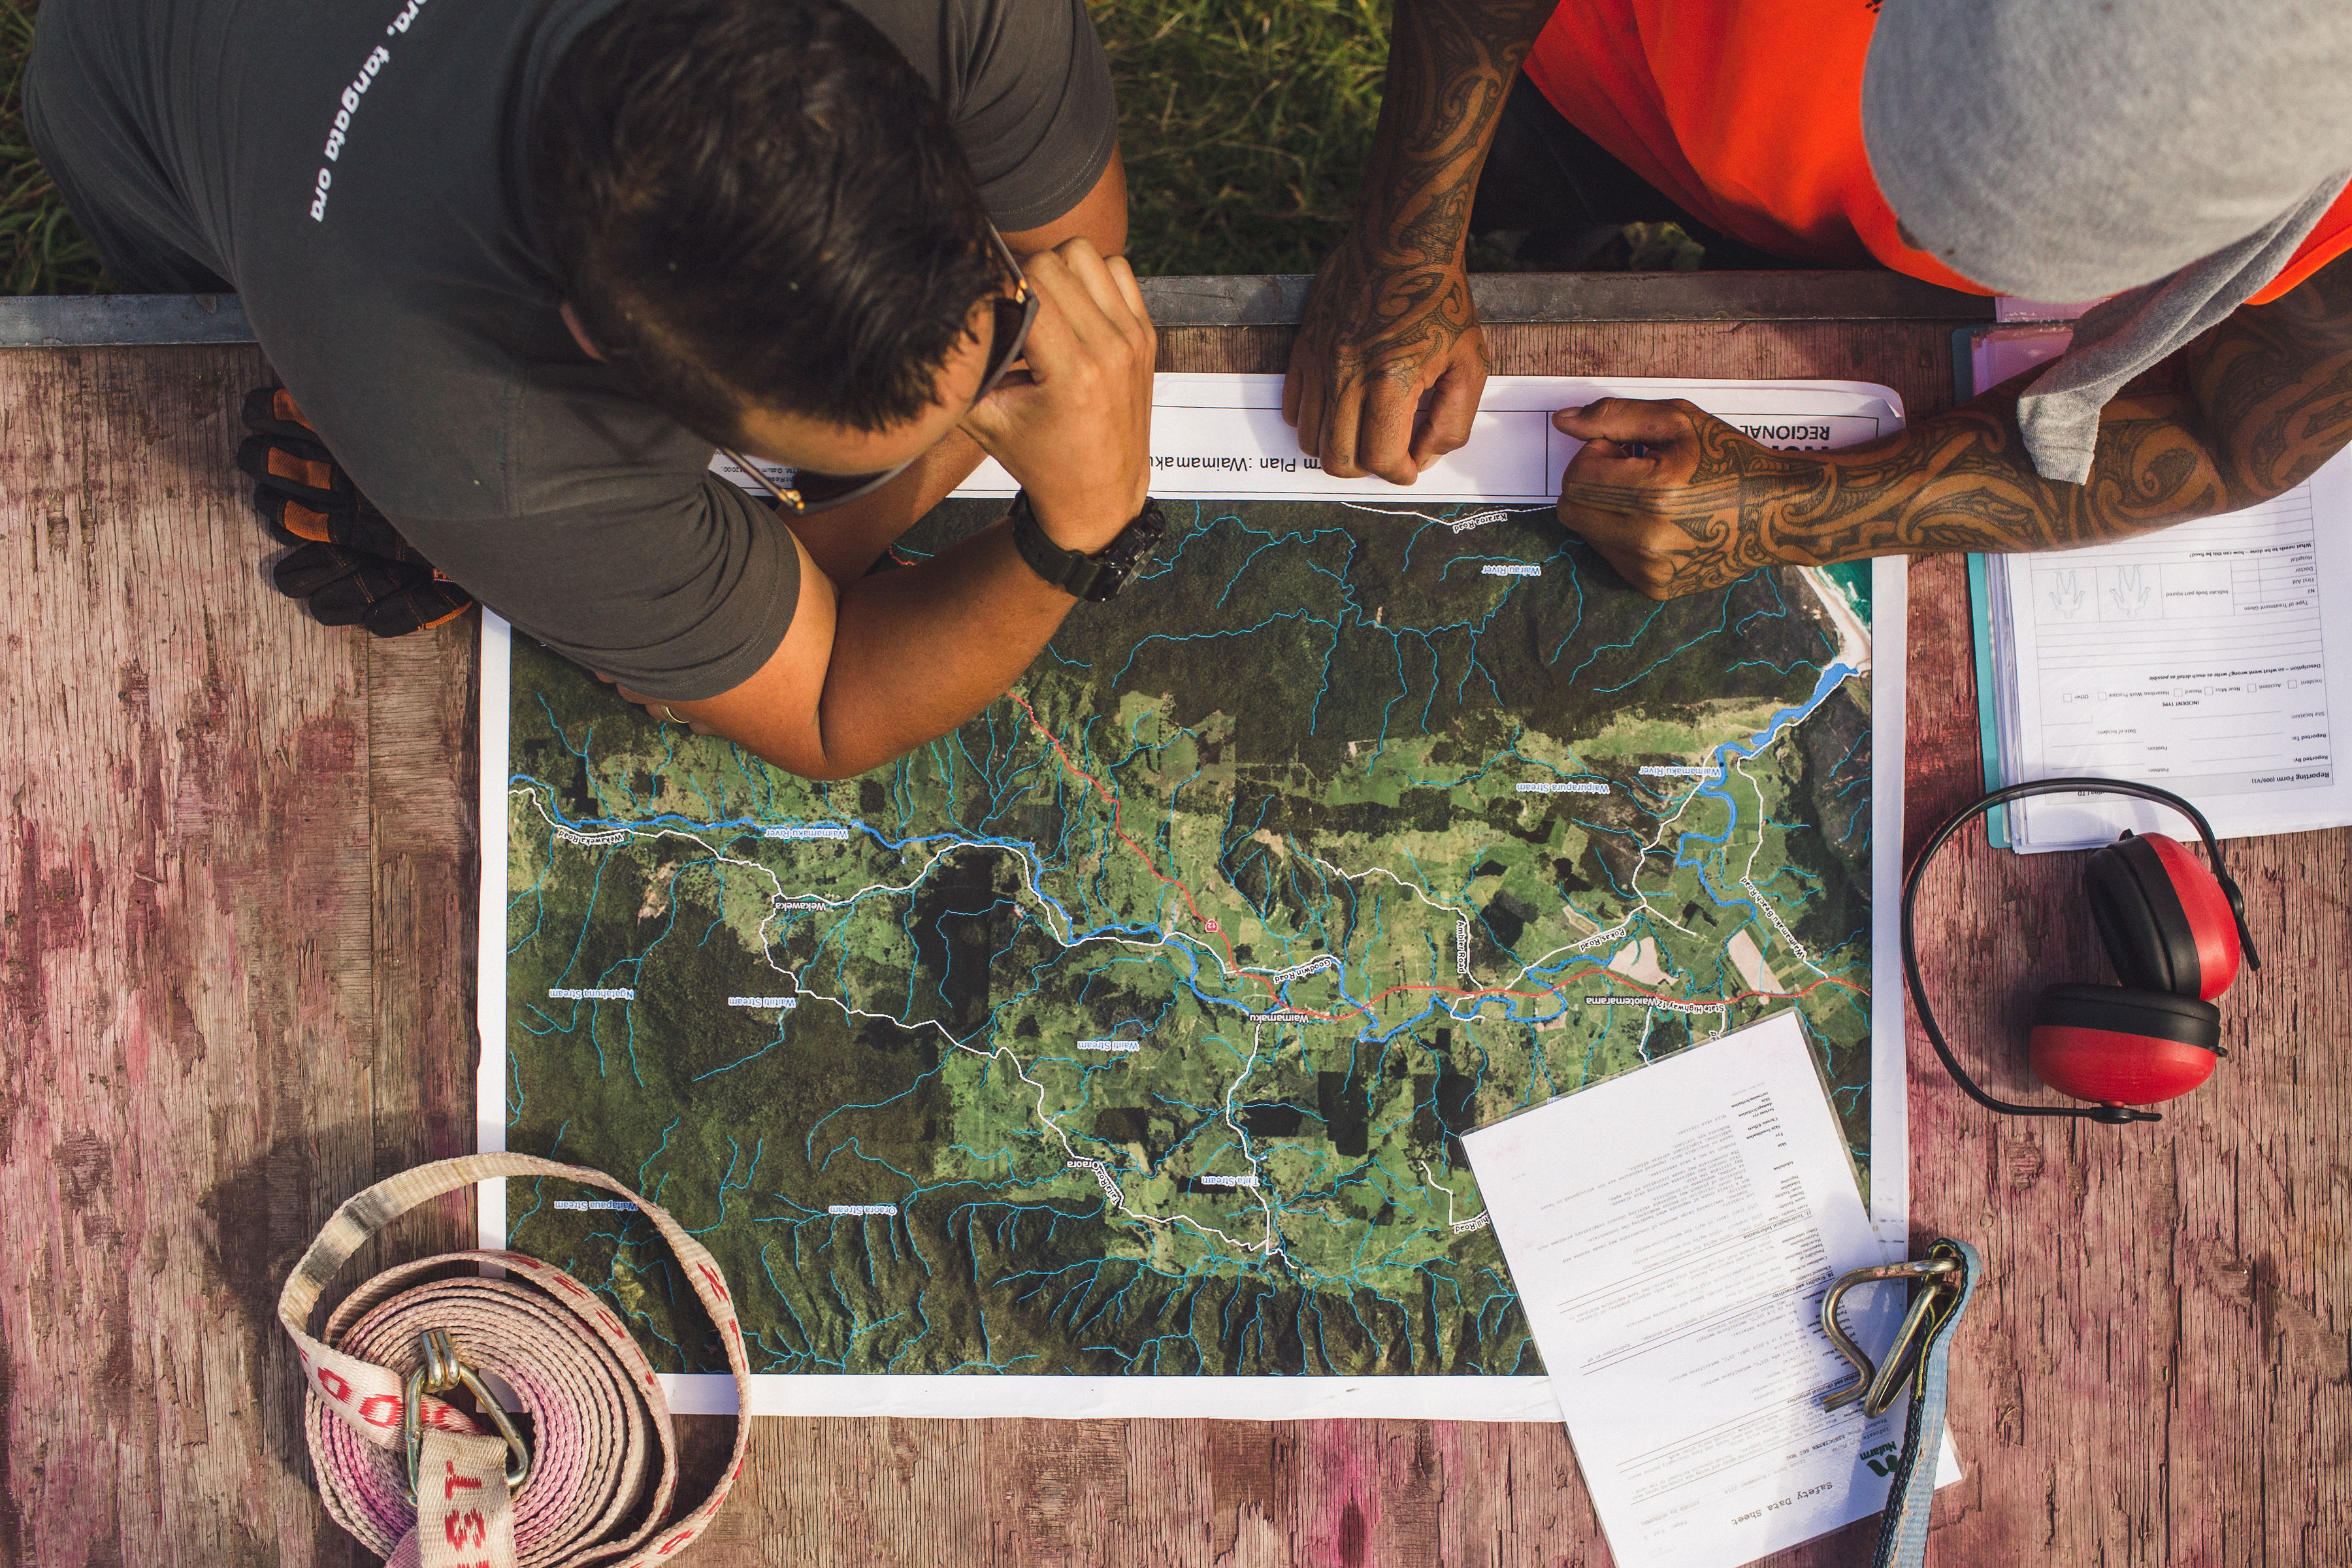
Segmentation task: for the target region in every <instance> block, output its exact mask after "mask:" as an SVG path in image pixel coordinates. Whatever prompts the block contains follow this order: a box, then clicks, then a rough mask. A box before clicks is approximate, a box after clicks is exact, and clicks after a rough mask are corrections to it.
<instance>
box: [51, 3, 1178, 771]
mask: <svg viewBox="0 0 2352 1568" xmlns="http://www.w3.org/2000/svg"><path fill="white" fill-rule="evenodd" d="M26 114H27V119H28V121H29V123H30V126H31V129H32V132H33V134H34V138H35V141H36V143H37V146H38V148H39V149H40V151H41V153H42V156H43V158H44V160H45V162H46V163H47V165H48V167H49V169H50V172H51V173H52V174H53V175H54V176H55V177H56V179H57V181H58V185H59V187H60V189H61V190H63V191H64V193H65V195H66V196H67V199H68V202H69V203H70V204H71V205H72V206H73V209H74V211H75V214H76V216H78V217H79V219H80V220H81V222H82V224H83V226H84V228H85V229H86V230H87V231H88V232H89V234H90V236H91V237H92V238H93V239H94V240H95V241H96V243H97V244H98V246H99V247H100V253H101V255H102V256H103V257H104V258H105V260H106V262H107V264H108V266H109V268H110V270H111V271H112V272H113V274H114V276H115V277H116V279H117V280H118V281H120V282H121V283H122V284H124V285H125V286H126V287H129V288H131V289H147V290H160V291H183V290H196V291H204V290H219V289H236V291H237V292H239V293H240V294H242V295H243V297H244V301H245V305H246V309H247V313H248V315H249V317H250V318H251V320H252V321H253V322H254V325H255V327H256V330H257V333H258V335H259V337H260V339H261V342H262V346H263V348H264V349H265V350H266V351H267V352H268V355H269V358H270V361H271V363H272V364H273V366H274V367H275V368H276V370H277V371H278V374H279V375H280V376H281V377H282V378H283V379H284V381H285V383H286V387H287V391H288V393H289V395H290V399H291V401H292V402H295V403H299V410H300V415H301V416H302V418H303V419H304V420H305V421H306V422H307V424H308V425H309V426H310V427H311V428H312V429H314V430H315V432H316V434H317V437H318V438H319V439H320V441H321V442H323V444H324V446H325V447H326V448H328V449H329V450H330V451H331V453H332V455H333V458H334V459H335V460H336V462H337V463H339V464H340V466H341V469H342V470H343V472H344V473H345V474H347V475H348V477H349V481H350V482H352V483H353V484H355V485H356V487H357V490H358V491H359V492H360V493H362V494H363V495H364V496H365V497H366V498H367V499H368V500H370V501H372V502H373V504H374V506H375V507H377V508H380V509H381V510H382V512H383V515H384V516H385V517H386V518H387V519H389V521H390V522H391V524H392V525H393V526H394V528H396V529H397V530H398V532H399V534H400V536H401V537H402V538H403V539H404V540H405V541H406V542H407V543H408V544H409V545H411V546H413V547H414V548H415V550H416V551H417V552H422V554H423V555H424V556H425V557H426V558H428V559H429V560H430V561H431V562H432V563H434V564H435V565H436V566H437V567H438V568H439V569H440V570H441V571H442V572H443V573H445V574H446V575H447V576H448V577H449V578H450V579H453V580H454V581H455V582H456V583H457V584H462V585H463V586H464V588H465V589H467V591H469V592H470V593H471V594H473V595H475V596H477V597H478V598H480V599H481V600H482V601H483V602H484V603H486V604H487V605H489V606H490V607H491V608H493V609H496V610H498V611H499V613H501V614H502V615H505V616H507V617H508V618H509V620H511V621H513V622H514V624H515V626H516V627H517V629H518V630H520V631H521V632H522V633H524V634H526V635H528V636H531V637H537V638H539V639H541V641H543V642H545V643H547V644H548V645H549V646H550V647H554V648H555V649H557V650H558V651H560V652H562V653H563V654H565V655H567V656H569V657H570V658H574V659H576V660H578V661H580V662H581V663H583V664H585V665H587V666H589V667H590V668H593V669H595V670H597V671H599V672H600V673H603V674H604V675H606V676H608V677H610V678H613V679H616V680H617V681H619V682H620V683H622V685H623V686H624V688H625V689H629V690H630V691H631V692H632V694H633V695H637V696H639V697H640V698H641V699H642V700H648V701H649V704H650V705H651V706H653V707H654V708H655V709H656V711H658V712H660V713H662V714H663V715H664V716H666V717H669V716H674V717H676V718H677V719H678V720H679V721H693V722H697V723H698V724H700V725H702V726H704V727H706V728H709V729H712V730H715V731H719V732H720V733H723V734H726V735H728V736H730V738H732V739H735V740H737V741H739V742H742V743H744V744H745V745H747V746H750V747H751V748H752V749H753V750H755V751H757V752H760V753H761V754H762V755H764V756H766V757H768V758H769V759H770V760H772V761H773V762H776V763H779V764H780V765H782V766H785V767H788V768H792V769H793V770H794V771H797V772H801V773H809V774H814V775H826V776H837V775H840V774H845V773H856V772H861V771H863V770H864V769H866V768H868V767H871V766H874V765H877V764H878V763H881V762H884V761H887V759H888V758H890V757H892V756H895V755H897V754H898V753H899V752H903V751H905V750H906V749H907V748H908V747H909V746H912V745H915V744H918V743H919V742H922V741H924V740H927V739H929V738H930V737H932V736H934V735H936V734H939V733H941V732H943V731H946V730H947V729H949V728H951V727H952V726H953V725H954V724H955V723H957V722H960V721H961V720H962V719H963V718H964V717H965V716H967V715H968V714H969V713H970V712H971V711H974V710H977V709H978V708H979V707H981V706H982V705H984V704H985V703H986V702H987V701H989V700H992V699H993V698H994V697H995V696H996V695H998V694H999V693H1000V692H1002V691H1003V689H1004V688H1005V687H1006V686H1007V685H1008V684H1009V683H1010V682H1011V680H1012V679H1013V677H1014V676H1016V675H1017V674H1018V673H1019V672H1020V670H1021V669H1022V668H1025V666H1026V665H1027V663H1028V661H1029V660H1030V659H1031V658H1034V655H1035V653H1036V651H1037V649H1038V648H1039V647H1042V646H1043V644H1044V642H1045V639H1046V638H1047V637H1050V636H1051V635H1052V632H1053V628H1054V626H1056V625H1058V623H1059V621H1060V619H1061V616H1062V615H1063V614H1064V613H1065V612H1066V610H1067V608H1068V607H1069V605H1070V604H1071V603H1072V602H1073V601H1072V599H1071V596H1070V595H1067V594H1066V593H1063V592H1062V591H1061V590H1060V589H1059V588H1058V587H1055V586H1052V585H1050V584H1047V583H1046V582H1045V580H1044V579H1043V577H1042V576H1041V575H1039V572H1040V571H1042V570H1043V569H1042V568H1040V569H1038V570H1037V571H1033V570H1032V569H1031V568H1030V567H1029V566H1028V565H1026V564H1024V560H1023V557H1022V555H1021V553H1020V552H1018V551H1017V550H1016V549H1015V547H1014V543H1013V538H1012V534H1011V531H1010V529H1009V528H1008V527H1007V526H1006V525H1005V524H1002V523H1000V524H999V525H997V526H995V527H994V528H992V529H989V530H985V531H982V532H981V533H979V534H976V535H974V536H973V537H972V538H971V539H968V540H966V541H964V542H962V543H961V544H960V545H958V546H957V547H956V548H955V549H954V550H952V551H950V552H947V553H946V554H944V555H942V556H940V557H939V558H937V559H935V560H933V561H931V562H929V563H924V564H923V565H920V566H918V567H910V568H906V569H903V570H899V571H893V572H887V573H883V574H877V575H872V576H868V575H866V568H867V567H868V566H869V565H870V564H871V563H873V562H874V561H875V560H876V559H877V557H878V556H879V555H880V553H881V552H882V550H883V549H884V548H885V546H887V542H889V540H890V539H892V538H894V537H896V535H897V534H898V532H899V531H902V530H903V529H904V528H905V527H906V526H907V525H908V523H910V522H911V521H913V520H914V519H915V518H917V517H919V516H920V515H921V514H922V512H924V511H925V510H929V507H930V506H931V505H932V504H933V503H934V502H936V500H938V499H939V498H940V496H941V495H943V494H945V493H946V491H947V490H948V489H950V488H951V487H952V486H953V485H954V484H955V483H956V482H957V481H958V480H959V479H961V478H962V476H963V475H964V474H966V473H968V472H969V471H970V470H971V468H972V467H973V466H975V465H976V464H977V463H978V461H979V460H980V458H981V454H982V449H983V448H985V449H986V451H987V452H988V453H989V454H991V455H992V456H994V457H996V458H998V459H999V460H1000V461H1002V462H1003V464H1004V465H1005V467H1006V468H1009V469H1010V470H1011V471H1012V472H1013V475H1014V476H1015V477H1016V478H1017V479H1020V480H1022V481H1023V484H1024V489H1025V491H1026V493H1027V499H1028V502H1029V510H1030V512H1031V513H1032V514H1034V525H1035V526H1036V527H1038V528H1041V529H1042V531H1043V533H1044V535H1045V537H1046V538H1048V539H1049V540H1050V541H1051V542H1053V543H1054V544H1055V545H1058V546H1059V547H1061V548H1062V549H1065V550H1068V551H1074V552H1081V553H1085V552H1095V551H1098V550H1100V549H1101V548H1103V547H1104V546H1105V545H1106V544H1108V543H1109V542H1112V541H1113V540H1115V539H1117V538H1118V537H1119V536H1120V535H1121V533H1122V531H1125V530H1126V528H1127V526H1128V524H1129V521H1130V520H1131V519H1133V518H1134V517H1135V516H1136V515H1137V514H1138V512H1139V510H1140V509H1141V507H1142V503H1143V501H1144V499H1145V498H1144V489H1145V479H1146V477H1147V475H1148V471H1149V457H1148V450H1147V448H1148V438H1149V419H1150V373H1151V357H1152V343H1151V333H1150V324H1149V321H1148V319H1147V318H1146V315H1145V312H1144V310H1143V305H1142V300H1141V298H1140V295H1139V293H1138V292H1137V290H1136V289H1135V286H1134V280H1133V278H1132V276H1131V275H1130V274H1129V272H1128V270H1127V268H1126V264H1125V263H1124V262H1123V261H1120V260H1118V259H1116V257H1117V253H1118V251H1119V250H1120V249H1121V248H1122V247H1123V245H1124V242H1125V235H1126V206H1125V186H1124V183H1123V178H1122V175H1121V174H1120V170H1119V165H1118V154H1117V145H1116V127H1115V121H1114V118H1113V107H1112V102H1111V95H1110V84H1109V78H1108V68H1107V67H1106V65H1105V63H1104V61H1103V58H1102V54H1101V50H1100V47H1099V46H1098V45H1097V42H1096V40H1095V37H1094V34H1093V31H1092V28H1091V26H1090V24H1089V23H1088V21H1087V14H1086V8H1085V5H1084V3H1083V0H853V3H851V4H847V5H845V4H842V3H841V0H488V3H485V0H473V3H470V4H467V5H459V4H456V3H455V0H349V3H346V4H338V5H316V4H311V3H309V0H170V3H166V0H48V3H47V5H44V6H43V8H42V13H41V16H40V21H39V26H38V36H37V44H36V48H35V51H34V60H33V63H32V66H31V68H30V70H29V71H28V73H27V79H26ZM991 225H993V226H994V227H995V228H996V229H998V230H1001V231H1003V235H1004V237H1005V239H1006V241H1007V242H1008V243H1009V244H1010V246H1011V247H1013V250H1014V251H1016V252H1019V253H1022V254H1024V256H1025V258H1026V259H1025V260H1024V263H1023V264H1022V265H1023V268H1024V269H1025V271H1026V273H1027V277H1026V279H1025V281H1024V280H1022V279H1017V278H1016V277H1014V276H1013V271H1012V269H1011V268H1009V267H1007V266H1006V264H1005V263H1004V261H1003V259H1002V258H1003V250H1002V249H1001V247H998V246H997V245H996V244H995V242H994V240H993V238H992V236H991V235H990V233H989V229H990V226H991ZM1106 257H1108V258H1113V259H1108V260H1106V259H1105V258H1106ZM1024 289H1025V290H1029V291H1034V297H1035V302H1034V321H1033V322H1032V323H1031V324H1030V325H1029V327H1028V331H1027V336H1026V342H1025V345H1024V354H1025V360H1024V363H1023V364H1022V365H1021V366H1020V367H1019V368H1016V369H1013V372H1012V374H1009V375H1003V379H1002V381H1001V382H1000V383H999V384H997V385H996V386H995V389H994V390H993V391H992V392H990V393H989V394H988V395H987V396H985V397H984V398H979V397H978V395H979V394H980V393H981V392H982V389H983V383H985V382H986V381H987V380H988V378H989V377H990V376H992V375H998V374H1003V370H1004V368H1005V361H1006V358H1007V356H1006V355H1005V354H1004V353H1003V352H1002V351H1003V350H1004V349H1005V348H1006V347H1007V346H1008V343H1009V335H1010V331H1017V330H1018V328H1017V325H1016V323H1017V322H1018V321H1019V319H1020V312H1019V311H1017V310H1014V311H1008V310H1006V309H1004V308H1003V307H1002V306H1001V305H1000V303H999V301H1000V300H1004V299H1006V298H1007V297H1009V296H1013V295H1015V294H1016V293H1017V292H1019V291H1021V290H1024ZM976 398H978V401H975V399H976ZM718 443H724V444H726V445H728V446H730V447H737V448H739V449H741V450H744V451H746V452H748V453H750V454H751V455H752V456H754V457H757V458H764V459H769V460H772V461H775V462H779V463H783V464H786V465H788V466H792V467H794V468H800V469H803V470H806V471H810V472H812V473H814V474H853V475H854V474H865V473H867V472H869V471H877V470H888V469H891V468H897V467H898V466H899V465H901V464H905V465H907V467H906V469H905V471H904V472H903V473H902V474H900V475H899V477H898V479H895V480H893V481H891V482H890V483H888V484H887V485H884V486H882V487H880V488H879V489H876V490H875V491H873V492H872V493H870V494H867V495H866V496H863V497H861V498H859V499H857V500H854V501H852V502H850V503H849V504H847V505H845V506H843V507H841V508H839V509H838V510H831V511H825V512H823V513H821V514H815V515H810V516H805V517H799V518H795V519H793V520H791V526H789V527H787V526H786V525H785V524H784V522H782V521H779V520H778V518H777V517H776V516H775V515H773V514H772V512H771V511H770V510H767V509H766V508H764V507H762V506H761V505H760V504H757V503H755V502H754V501H752V500H751V499H749V498H748V497H746V496H745V495H744V494H743V493H742V492H740V491H739V490H737V489H734V488H733V487H731V486H729V485H727V484H725V483H722V482H719V481H718V480H715V479H712V478H711V477H710V476H709V473H708V471H707V468H708V463H709V458H710V455H711V451H712V447H713V446H714V444H718ZM1033 554H1034V552H1033Z"/></svg>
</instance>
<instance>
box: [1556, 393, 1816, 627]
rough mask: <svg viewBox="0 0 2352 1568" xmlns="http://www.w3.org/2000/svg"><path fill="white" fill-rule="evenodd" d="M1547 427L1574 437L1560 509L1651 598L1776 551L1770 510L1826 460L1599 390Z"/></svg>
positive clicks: (1811, 482) (1770, 557) (1686, 590)
mask: <svg viewBox="0 0 2352 1568" xmlns="http://www.w3.org/2000/svg"><path fill="white" fill-rule="evenodd" d="M1551 423H1552V427H1553V428H1554V429H1556V430H1559V432H1561V433H1562V434H1563V435H1569V436H1574V437H1577V438H1578V439H1580V440H1581V441H1582V442H1583V443H1584V446H1583V447H1582V448H1581V449H1580V450H1579V451H1578V453H1577V454H1576V456H1575V457H1574V458H1570V460H1569V465H1568V471H1567V473H1565V474H1564V475H1562V476H1561V479H1560V486H1559V521H1560V523H1561V525H1562V526H1563V527H1566V528H1567V529H1569V530H1570V531H1571V532H1574V533H1577V534H1580V535H1581V536H1582V537H1583V539H1584V541H1585V542H1587V543H1589V544H1591V546H1592V547H1593V548H1594V549H1595V550H1598V551H1599V552H1601V556H1602V558H1603V559H1605V560H1606V561H1607V562H1608V563H1609V564H1611V565H1612V566H1614V567H1615V568H1617V572H1618V574H1619V575H1620V576H1622V577H1623V578H1624V579H1625V581H1626V582H1628V583H1630V584H1633V586H1634V587H1635V588H1638V589H1639V590H1641V591H1642V592H1643V593H1644V594H1647V595H1649V596H1650V597H1651V598H1653V599H1671V598H1673V597H1675V595H1680V594H1696V593H1698V592H1700V591H1701V590H1703V589H1706V588H1718V587H1721V586H1722V585H1723V584H1726V583H1728V582H1730V581H1732V580H1733V579H1734V578H1738V577H1744V576H1746V575H1747V574H1748V573H1750V572H1753V571H1755V570H1756V568H1758V567H1759V566H1762V565H1766V564H1768V563H1770V562H1773V561H1776V560H1781V559H1785V557H1783V556H1781V555H1780V554H1777V553H1776V552H1775V550H1776V546H1775V541H1774V538H1773V531H1772V527H1771V519H1772V518H1773V516H1774V515H1775V513H1776V512H1777V511H1778V510H1779V506H1780V502H1781V501H1782V500H1784V499H1786V498H1790V497H1796V496H1803V495H1807V494H1810V493H1811V492H1813V491H1815V490H1816V489H1819V488H1820V486H1821V484H1822V473H1823V470H1824V469H1825V468H1826V465H1825V464H1822V463H1821V462H1819V461H1817V460H1813V459H1809V458H1804V457H1802V456H1801V455H1799V454H1795V453H1790V452H1776V451H1773V450H1771V449H1770V448H1769V447H1761V446H1759V445H1757V444H1756V443H1755V442H1753V441H1751V440H1749V439H1748V437H1745V436H1742V435H1741V434H1739V432H1738V431H1737V430H1734V429H1733V428H1732V427H1731V426H1728V425H1726V424H1725V423H1724V422H1723V421H1722V420H1720V419H1717V417H1716V416H1714V415H1712V414H1709V413H1707V412H1706V411H1705V410H1703V409H1701V408H1699V407H1698V406H1696V405H1694V404H1690V403H1685V402H1684V401H1682V400H1681V399H1679V398H1676V399H1675V400H1674V401H1673V402H1670V403H1645V402H1638V401H1636V400H1634V399H1632V398H1626V397H1604V398H1602V399H1601V400H1600V401H1599V402H1597V403H1591V404H1587V405H1585V406H1584V407H1582V408H1563V409H1561V410H1560V411H1559V413H1557V414H1555V415H1553V416H1551Z"/></svg>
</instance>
